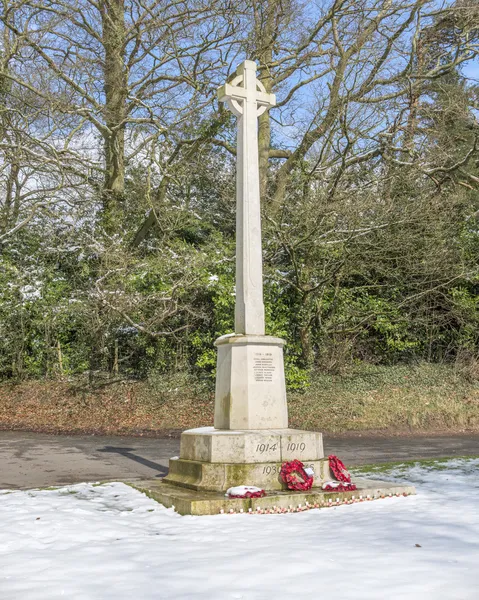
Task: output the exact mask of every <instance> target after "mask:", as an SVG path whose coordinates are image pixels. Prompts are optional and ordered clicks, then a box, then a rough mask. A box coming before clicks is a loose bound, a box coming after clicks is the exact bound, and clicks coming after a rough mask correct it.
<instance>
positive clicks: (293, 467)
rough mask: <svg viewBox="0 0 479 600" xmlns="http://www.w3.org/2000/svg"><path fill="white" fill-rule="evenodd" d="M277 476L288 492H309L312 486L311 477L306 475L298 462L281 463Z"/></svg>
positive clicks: (302, 466)
mask: <svg viewBox="0 0 479 600" xmlns="http://www.w3.org/2000/svg"><path fill="white" fill-rule="evenodd" d="M279 474H280V476H281V479H282V480H283V482H284V483H285V484H286V485H287V486H288V489H289V490H299V491H302V492H304V491H307V490H310V489H311V487H312V485H313V476H312V475H308V474H307V473H306V471H305V470H304V465H303V463H302V462H301V461H300V460H292V461H291V462H285V463H283V464H282V465H281V471H280V472H279Z"/></svg>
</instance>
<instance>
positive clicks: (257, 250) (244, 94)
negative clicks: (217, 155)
mask: <svg viewBox="0 0 479 600" xmlns="http://www.w3.org/2000/svg"><path fill="white" fill-rule="evenodd" d="M218 99H219V101H220V102H227V103H228V106H229V108H230V109H231V111H232V112H233V113H234V114H235V115H236V116H237V117H238V138H237V156H236V161H237V163H236V210H237V213H236V306H235V333H237V334H246V335H264V332H265V329H264V305H263V268H262V252H261V210H260V197H259V161H258V117H259V116H260V115H261V114H263V113H264V111H265V110H267V109H268V108H270V107H271V106H274V105H275V104H276V98H275V95H274V94H268V93H266V90H265V88H264V86H263V84H262V83H261V82H260V81H259V80H258V79H257V78H256V63H255V62H253V61H252V60H245V61H244V62H243V63H242V64H241V65H240V66H239V67H238V69H237V71H236V77H235V78H234V79H233V80H232V81H231V83H225V85H223V86H221V87H220V88H219V89H218Z"/></svg>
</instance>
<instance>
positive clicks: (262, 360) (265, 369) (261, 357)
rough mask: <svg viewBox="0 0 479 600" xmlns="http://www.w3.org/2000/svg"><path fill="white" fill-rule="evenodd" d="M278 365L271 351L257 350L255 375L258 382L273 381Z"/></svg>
mask: <svg viewBox="0 0 479 600" xmlns="http://www.w3.org/2000/svg"><path fill="white" fill-rule="evenodd" d="M275 370H276V366H275V365H274V363H273V354H272V353H271V352H255V354H254V356H253V377H254V380H255V381H257V382H269V381H273V373H274V372H275Z"/></svg>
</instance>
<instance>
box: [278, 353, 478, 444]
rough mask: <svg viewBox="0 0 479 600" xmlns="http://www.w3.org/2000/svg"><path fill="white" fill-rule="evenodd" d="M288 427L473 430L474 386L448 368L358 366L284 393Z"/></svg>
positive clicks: (475, 412) (475, 425)
mask: <svg viewBox="0 0 479 600" xmlns="http://www.w3.org/2000/svg"><path fill="white" fill-rule="evenodd" d="M289 411H290V421H291V425H292V426H293V427H304V428H305V429H319V430H323V431H329V432H334V433H339V432H343V431H349V432H351V431H363V430H381V431H391V432H398V431H401V432H414V431H417V432H419V431H444V432H452V431H464V430H469V431H478V430H479V382H478V381H471V380H470V378H469V377H464V375H463V374H462V373H460V372H458V371H457V370H455V369H454V368H453V367H452V366H444V365H434V364H427V363H423V364H420V365H417V366H397V367H374V366H365V365H361V366H360V367H358V369H357V370H356V371H354V370H353V371H352V372H351V373H350V374H348V375H343V376H326V375H322V376H320V375H317V376H316V377H315V379H314V381H313V383H312V385H311V387H310V388H309V390H308V391H307V392H305V393H304V394H301V395H299V394H295V395H290V400H289Z"/></svg>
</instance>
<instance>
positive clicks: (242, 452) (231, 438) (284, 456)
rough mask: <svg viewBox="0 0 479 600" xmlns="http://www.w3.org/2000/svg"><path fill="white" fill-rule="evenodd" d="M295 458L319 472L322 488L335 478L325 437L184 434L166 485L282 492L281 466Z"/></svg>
mask: <svg viewBox="0 0 479 600" xmlns="http://www.w3.org/2000/svg"><path fill="white" fill-rule="evenodd" d="M294 459H298V460H300V461H301V462H302V463H303V464H304V466H305V467H309V468H310V469H313V471H314V477H315V481H317V482H318V485H320V483H322V482H323V481H327V480H330V479H332V475H331V473H330V471H329V463H328V461H327V460H324V451H323V437H322V434H321V433H317V432H315V431H301V430H297V429H289V428H285V429H266V430H264V429H263V430H249V431H244V430H239V431H232V430H230V429H215V428H214V427H200V428H198V429H189V430H188V431H184V432H183V433H182V434H181V443H180V457H179V458H177V457H176V458H171V459H170V465H169V473H168V475H167V477H166V478H165V481H166V482H167V483H170V484H171V485H178V486H181V487H186V488H190V489H193V490H203V491H217V492H219V491H226V490H227V489H228V488H230V487H234V486H236V485H256V486H259V487H262V488H263V489H268V490H281V489H283V488H284V484H283V482H282V481H281V480H280V477H279V472H280V469H281V465H282V463H283V462H285V461H291V460H294Z"/></svg>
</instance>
